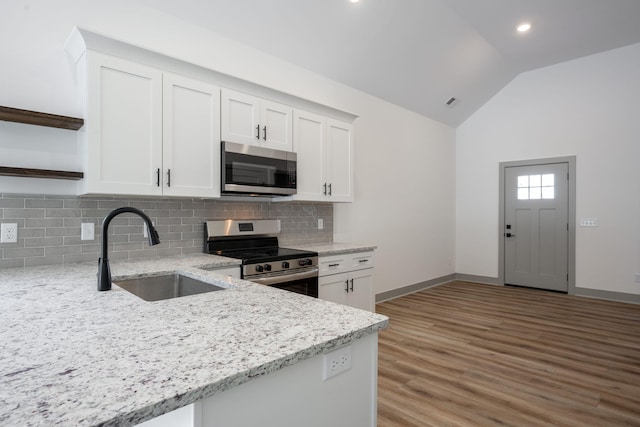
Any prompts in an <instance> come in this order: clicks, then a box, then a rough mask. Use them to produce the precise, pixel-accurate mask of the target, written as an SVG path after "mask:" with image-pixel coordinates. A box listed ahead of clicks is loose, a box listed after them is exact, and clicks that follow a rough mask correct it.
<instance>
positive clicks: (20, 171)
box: [0, 166, 84, 180]
mask: <svg viewBox="0 0 640 427" xmlns="http://www.w3.org/2000/svg"><path fill="white" fill-rule="evenodd" d="M0 175H2V176H18V177H23V178H49V179H76V180H77V179H82V178H83V177H84V174H83V173H82V172H70V171H55V170H49V169H27V168H10V167H6V166H0Z"/></svg>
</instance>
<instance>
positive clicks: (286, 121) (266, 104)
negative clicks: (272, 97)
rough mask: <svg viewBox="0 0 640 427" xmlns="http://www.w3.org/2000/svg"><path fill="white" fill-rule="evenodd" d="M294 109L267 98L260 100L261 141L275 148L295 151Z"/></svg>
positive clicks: (263, 144) (261, 143)
mask: <svg viewBox="0 0 640 427" xmlns="http://www.w3.org/2000/svg"><path fill="white" fill-rule="evenodd" d="M292 120H293V109H292V108H291V107H288V106H286V105H282V104H278V103H276V102H271V101H267V100H264V99H263V100H262V101H260V142H259V144H260V145H262V146H264V147H267V148H273V149H275V150H284V151H293V141H292V139H293V125H292Z"/></svg>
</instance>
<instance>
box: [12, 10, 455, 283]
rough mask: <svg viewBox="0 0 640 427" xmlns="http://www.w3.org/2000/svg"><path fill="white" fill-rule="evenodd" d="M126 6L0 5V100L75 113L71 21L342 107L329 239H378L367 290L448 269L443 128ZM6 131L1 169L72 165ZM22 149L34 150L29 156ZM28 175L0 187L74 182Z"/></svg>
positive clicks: (449, 200) (69, 146) (448, 173)
mask: <svg viewBox="0 0 640 427" xmlns="http://www.w3.org/2000/svg"><path fill="white" fill-rule="evenodd" d="M133 3H134V2H128V1H126V0H110V1H108V2H105V1H95V0H89V1H78V0H58V1H55V2H51V1H50V0H31V1H22V0H10V1H7V2H3V4H2V10H1V12H2V13H0V38H1V39H2V40H5V41H7V42H6V43H2V44H0V58H2V59H1V60H2V66H1V67H0V105H7V106H11V107H17V108H25V109H33V110H38V111H45V112H51V113H57V114H67V115H78V114H79V109H78V107H77V104H76V89H75V81H74V65H73V64H72V62H71V60H70V58H68V57H67V55H66V53H65V50H64V43H65V40H66V38H67V36H68V35H69V33H70V32H71V29H72V28H73V26H75V25H78V26H81V27H84V28H87V29H90V30H93V31H95V32H98V33H102V34H105V35H109V36H111V37H114V38H117V39H120V40H123V41H126V42H128V43H130V44H134V45H138V46H140V47H143V48H147V49H150V50H154V51H158V52H161V53H164V54H166V55H169V56H173V57H176V58H178V59H183V60H185V61H188V62H192V63H196V64H198V65H202V66H205V67H207V68H211V69H214V70H216V71H219V72H222V73H226V74H229V75H233V76H235V77H238V78H242V79H245V80H248V81H251V82H254V83H257V84H260V85H264V86H266V87H270V88H273V89H276V90H280V91H282V92H286V93H289V94H292V95H295V96H298V97H301V98H304V99H309V100H312V101H314V102H317V103H320V104H325V105H329V106H332V107H335V108H338V109H341V110H344V111H349V112H353V113H355V114H357V115H359V116H360V118H358V119H357V120H356V122H355V135H356V138H355V155H356V165H355V170H356V176H355V191H356V193H355V202H354V203H352V204H348V205H341V206H338V207H336V213H335V217H334V229H335V230H336V239H335V240H336V241H349V242H364V243H373V244H377V245H379V252H378V255H379V256H378V259H377V261H376V263H377V264H376V265H377V267H376V291H377V292H383V291H386V290H391V289H395V288H398V287H402V286H406V285H411V284H414V283H417V282H421V281H424V280H428V279H432V278H435V277H440V276H443V275H447V274H451V273H453V271H454V270H453V256H454V253H453V235H454V231H453V230H454V222H453V217H454V184H453V182H454V181H453V180H454V167H453V165H454V137H455V134H454V130H453V129H451V128H450V127H448V126H445V125H442V124H440V123H437V122H434V121H433V120H430V119H427V118H424V117H421V116H419V115H417V114H414V113H411V112H408V111H407V110H404V109H402V108H399V107H397V106H394V105H391V104H389V103H386V102H384V101H381V100H379V99H377V98H374V97H371V96H369V95H366V94H364V93H362V92H359V91H356V90H354V89H351V88H348V87H346V86H343V85H340V84H338V83H336V82H333V81H331V80H328V79H326V78H324V77H322V76H319V75H317V74H315V73H312V72H309V71H307V70H304V69H301V68H299V67H296V66H294V65H292V64H289V63H287V62H284V61H281V60H279V59H277V58H274V57H271V56H269V55H266V54H264V53H262V52H259V51H256V50H254V49H252V48H249V47H247V46H244V45H241V44H238V43H235V42H233V41H231V40H228V39H224V38H222V37H219V36H217V35H215V34H212V33H210V32H207V31H205V30H203V29H201V28H198V27H195V26H192V25H189V24H187V23H185V22H182V21H180V20H178V19H176V18H174V17H171V16H168V15H164V14H161V13H158V12H156V11H154V10H153V9H148V8H145V7H142V6H138V5H135V4H133ZM9 41H10V42H9ZM15 126H20V125H15V124H4V123H0V158H1V159H3V161H5V162H13V163H14V164H11V165H9V166H25V167H36V168H52V169H55V168H73V166H74V165H75V164H76V163H74V162H76V161H77V147H76V144H75V134H74V133H72V132H70V133H68V134H66V135H62V136H61V137H60V138H61V141H62V142H59V141H58V142H56V143H55V144H53V145H50V146H42V143H36V142H35V141H36V140H42V138H41V137H40V136H39V137H38V138H36V137H35V136H32V135H30V134H29V133H30V132H31V131H30V130H28V129H24V130H20V129H19V128H15ZM7 129H8V130H7ZM16 129H17V130H16ZM13 132H18V133H19V134H21V135H22V138H23V140H24V141H21V142H20V144H16V143H11V142H8V141H10V140H11V141H13V140H14V139H13V138H12V137H11V136H10V134H11V133H13ZM47 135H53V131H48V133H47ZM51 138H53V136H51ZM46 139H47V140H48V139H49V138H46ZM34 147H37V148H34ZM30 151H35V152H37V153H39V155H38V156H36V158H31V157H30ZM43 152H44V153H45V154H44V155H42V153H43ZM16 162H17V163H19V164H15V163H16ZM0 163H1V162H0ZM77 164H79V162H77ZM35 182H36V181H34V180H25V179H18V178H1V177H0V193H2V192H29V193H32V192H34V191H39V192H43V193H65V194H69V193H74V192H75V187H71V186H72V185H74V184H70V183H60V182H53V181H52V182H47V181H46V180H39V181H37V184H35ZM407 261H408V263H407Z"/></svg>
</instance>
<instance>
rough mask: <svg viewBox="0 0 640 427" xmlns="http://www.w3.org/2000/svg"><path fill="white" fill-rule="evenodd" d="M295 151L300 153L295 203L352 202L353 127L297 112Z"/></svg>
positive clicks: (322, 117)
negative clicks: (297, 201) (301, 201)
mask: <svg viewBox="0 0 640 427" xmlns="http://www.w3.org/2000/svg"><path fill="white" fill-rule="evenodd" d="M293 117H294V118H293V129H294V138H293V151H295V152H296V153H297V154H298V177H297V186H298V193H297V194H296V195H295V196H294V197H293V199H294V200H304V201H325V202H351V201H353V169H352V168H353V166H352V165H353V151H352V150H353V148H352V147H353V126H352V125H351V124H349V123H344V122H340V121H337V120H334V119H330V118H327V117H324V116H321V115H318V114H314V113H310V112H307V111H303V110H295V111H294V116H293Z"/></svg>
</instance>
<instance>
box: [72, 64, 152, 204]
mask: <svg viewBox="0 0 640 427" xmlns="http://www.w3.org/2000/svg"><path fill="white" fill-rule="evenodd" d="M88 54H89V56H88V60H89V63H88V82H87V83H88V87H87V115H86V117H87V120H86V124H87V126H86V127H87V132H88V135H87V138H88V140H87V141H85V142H86V143H85V144H84V149H85V150H86V151H85V156H86V157H85V164H86V167H85V180H84V181H83V188H84V192H85V193H112V194H148V195H159V194H162V189H161V188H160V187H159V186H157V184H156V182H157V174H156V171H157V169H158V168H160V167H162V72H161V71H160V70H157V69H154V68H151V67H147V66H144V65H140V64H136V63H133V62H129V61H125V60H122V59H119V58H114V57H110V56H107V55H103V54H100V53H96V52H88Z"/></svg>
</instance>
